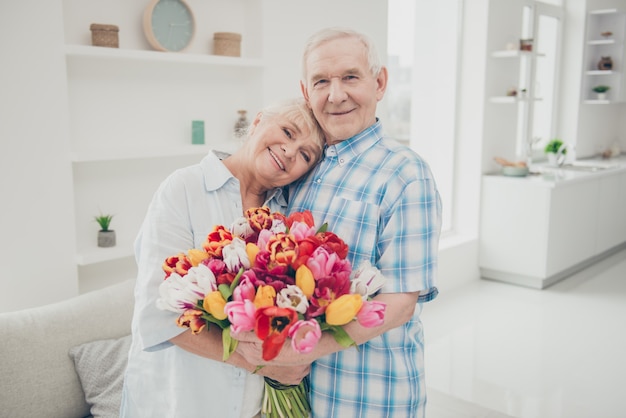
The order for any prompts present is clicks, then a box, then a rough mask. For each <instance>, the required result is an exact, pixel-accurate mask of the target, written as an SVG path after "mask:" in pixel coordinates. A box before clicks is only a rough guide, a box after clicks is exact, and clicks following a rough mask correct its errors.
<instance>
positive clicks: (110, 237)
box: [98, 230, 115, 248]
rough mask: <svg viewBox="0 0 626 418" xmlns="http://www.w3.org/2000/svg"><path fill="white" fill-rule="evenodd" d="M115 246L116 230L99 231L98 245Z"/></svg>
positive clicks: (104, 246)
mask: <svg viewBox="0 0 626 418" xmlns="http://www.w3.org/2000/svg"><path fill="white" fill-rule="evenodd" d="M114 246H115V231H113V230H108V231H98V247H103V248H106V247H114Z"/></svg>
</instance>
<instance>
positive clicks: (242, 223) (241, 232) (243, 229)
mask: <svg viewBox="0 0 626 418" xmlns="http://www.w3.org/2000/svg"><path fill="white" fill-rule="evenodd" d="M230 230H231V231H232V233H233V236H237V237H240V238H243V239H244V240H245V239H246V238H248V237H249V236H251V235H253V234H254V230H253V229H252V227H251V226H250V224H249V223H248V219H247V218H244V217H243V216H242V217H240V218H237V219H235V221H234V222H233V223H232V225H231V227H230Z"/></svg>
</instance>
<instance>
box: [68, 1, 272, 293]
mask: <svg viewBox="0 0 626 418" xmlns="http://www.w3.org/2000/svg"><path fill="white" fill-rule="evenodd" d="M236 3H237V4H238V5H239V6H240V7H242V8H248V9H250V12H251V13H252V12H254V11H256V12H258V10H259V6H258V5H256V4H254V3H250V2H247V1H238V2H236ZM212 4H213V5H214V6H215V3H212ZM120 5H121V6H122V7H126V6H124V5H127V7H128V9H127V10H128V12H129V13H133V14H137V12H138V10H137V9H138V5H136V4H132V5H131V4H129V3H128V4H127V3H125V2H122V3H119V4H118V6H120ZM65 6H66V7H72V8H77V9H78V8H83V7H85V6H83V5H82V3H79V2H72V1H66V3H65ZM196 6H197V8H198V9H199V8H200V7H206V5H200V4H198V5H196ZM142 7H143V6H142ZM229 7H233V6H232V4H231V5H230V6H229ZM213 10H214V11H215V12H214V13H213V15H215V14H216V13H219V9H218V8H214V9H213ZM238 10H239V9H238ZM65 12H66V13H65V15H66V20H67V19H69V18H71V17H74V16H75V15H76V16H78V14H76V13H71V11H68V10H66V11H65ZM80 12H81V13H85V11H83V10H80ZM256 12H255V13H256ZM256 14H258V13H256ZM204 16H206V15H204ZM202 18H203V15H200V13H198V16H196V19H197V20H199V19H200V20H201V19H202ZM234 20H235V21H237V19H234ZM137 22H139V23H137V24H135V23H134V21H132V20H131V22H128V23H126V27H124V28H121V29H120V32H122V29H126V32H125V33H128V31H129V28H128V26H131V25H133V29H134V35H133V36H134V38H132V39H131V40H130V41H129V42H126V44H130V45H131V48H128V49H125V48H124V45H125V43H124V42H120V48H119V49H118V48H105V47H93V46H90V45H87V44H68V45H66V47H65V51H66V65H67V85H68V87H67V89H68V91H67V94H68V102H69V124H70V147H71V155H70V159H71V162H72V172H73V190H74V207H75V222H76V243H77V248H76V251H77V257H76V262H77V265H78V267H79V269H78V270H79V279H80V281H81V286H83V284H84V282H89V281H94V280H96V278H95V277H96V276H103V275H109V276H113V275H124V276H126V277H134V275H135V271H134V268H135V267H134V263H133V262H132V256H133V249H132V242H133V240H134V238H135V236H136V234H137V232H138V231H139V227H140V225H141V222H142V220H143V217H144V215H145V211H146V209H147V207H148V204H149V202H150V199H151V197H152V195H153V193H154V192H155V190H156V188H157V187H158V185H159V183H160V182H161V181H162V180H163V179H164V178H165V177H166V176H167V175H169V174H170V173H172V172H173V171H174V170H175V169H177V168H180V167H184V166H187V165H190V164H194V163H197V162H199V161H200V160H201V159H202V157H203V156H204V155H205V154H206V153H207V152H208V150H209V149H211V148H216V149H220V150H223V151H230V152H232V151H234V150H235V149H236V148H237V147H238V146H239V144H240V142H239V140H236V139H234V138H233V135H232V131H233V127H234V124H235V122H236V121H237V118H238V117H239V114H238V112H237V111H238V110H239V109H246V110H248V111H249V114H254V113H255V112H256V111H258V110H259V109H260V107H261V104H262V103H263V102H264V101H263V88H262V85H263V79H262V77H263V68H264V64H263V61H262V59H261V58H260V57H258V49H256V50H254V51H253V57H250V56H247V55H243V56H242V57H225V56H216V55H210V54H209V48H206V52H202V53H201V52H198V51H193V50H192V52H191V53H189V52H186V53H166V52H157V51H152V50H148V49H139V48H141V47H142V46H143V45H144V44H146V42H145V40H144V39H143V35H142V31H141V30H140V20H137ZM237 22H238V23H237V24H241V23H240V22H239V21H237ZM198 23H199V24H202V26H203V27H206V26H207V25H206V22H202V21H200V22H198ZM203 23H204V24H203ZM66 24H67V25H69V26H76V23H75V22H68V23H66ZM81 26H82V27H85V28H88V25H87V24H85V23H84V22H83V23H82V24H81ZM223 27H224V26H222V28H223ZM246 31H247V32H246ZM244 32H246V38H247V39H254V41H253V42H254V43H256V42H260V41H259V37H260V35H261V30H260V27H259V26H258V25H256V24H253V25H251V26H250V27H247V28H245V29H244ZM206 36H207V37H208V36H209V34H206ZM206 42H207V43H208V42H209V40H208V39H207V41H206ZM194 120H201V121H204V126H205V145H192V141H191V126H192V121H194ZM100 213H107V214H113V215H114V218H113V221H112V223H111V229H114V230H115V231H116V234H117V245H116V246H115V247H113V248H98V247H97V230H98V225H97V224H96V222H95V221H94V216H96V215H98V214H100ZM103 272H106V273H103ZM84 287H85V286H83V288H84ZM86 287H93V286H92V285H86Z"/></svg>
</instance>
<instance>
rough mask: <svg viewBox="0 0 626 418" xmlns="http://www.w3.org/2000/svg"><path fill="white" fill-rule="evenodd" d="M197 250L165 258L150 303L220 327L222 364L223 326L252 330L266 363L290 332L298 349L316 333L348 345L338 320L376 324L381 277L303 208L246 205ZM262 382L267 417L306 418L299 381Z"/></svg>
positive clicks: (229, 346)
mask: <svg viewBox="0 0 626 418" xmlns="http://www.w3.org/2000/svg"><path fill="white" fill-rule="evenodd" d="M202 247H203V248H202V249H191V250H189V251H188V252H187V253H180V254H176V255H173V256H171V257H168V258H167V259H166V260H165V261H164V263H163V270H164V271H165V280H164V281H163V283H162V284H161V285H160V288H159V292H160V298H159V299H158V300H157V306H158V307H159V308H160V309H166V310H170V311H173V312H177V313H179V314H180V316H179V317H178V319H177V324H178V325H179V326H181V327H187V328H190V329H191V331H192V332H193V333H194V334H197V333H199V332H201V331H202V330H203V329H204V328H205V327H208V326H210V325H209V324H214V325H216V326H218V327H220V329H221V330H222V341H223V344H224V360H226V359H227V358H228V356H230V354H232V353H233V352H234V350H235V349H236V347H237V340H236V339H234V338H232V337H231V330H232V332H233V333H241V332H247V331H254V332H255V333H256V335H257V337H258V338H260V339H261V340H263V345H262V349H263V353H262V354H263V359H264V360H267V361H269V360H271V359H273V358H275V357H276V356H277V355H278V354H279V352H280V350H281V349H282V347H283V344H284V342H285V341H286V340H287V339H288V338H289V339H291V346H292V347H293V349H294V350H296V351H297V352H300V353H309V352H311V351H312V350H313V349H314V347H315V345H316V344H317V342H318V341H319V339H320V338H321V336H322V332H330V333H332V335H333V336H334V338H335V339H336V340H337V341H338V342H339V343H340V344H342V345H343V346H345V347H348V346H350V345H354V341H352V339H351V338H350V337H349V336H348V334H347V333H346V332H345V331H344V330H343V328H342V326H343V325H345V324H347V323H349V322H351V321H353V320H357V321H358V322H359V323H360V324H361V325H362V326H365V327H373V326H378V325H380V324H382V323H383V321H384V313H385V305H384V304H383V303H380V302H376V301H373V300H372V296H373V294H374V293H376V292H377V291H378V290H379V289H380V288H381V287H382V286H383V284H384V278H383V276H382V275H381V274H380V273H379V271H378V270H377V269H376V268H375V267H373V266H371V265H369V264H365V265H363V266H361V267H360V268H359V269H357V270H355V271H353V270H352V266H351V265H350V263H349V262H348V261H347V260H346V259H345V258H346V256H347V254H348V246H347V245H346V244H345V243H344V242H343V240H341V238H339V237H338V236H337V235H335V234H334V233H333V232H330V231H327V225H326V224H324V225H323V226H322V227H320V228H317V227H316V226H315V225H314V220H313V216H312V215H311V213H310V212H309V211H305V212H296V213H293V214H291V215H290V216H288V217H287V216H285V215H283V214H281V213H279V212H271V211H270V210H269V208H267V207H260V208H253V209H249V210H248V211H246V215H245V216H244V217H242V218H240V219H238V220H236V221H235V222H234V223H233V225H230V226H229V227H228V228H227V227H226V226H224V225H217V226H215V227H214V228H213V230H212V231H211V232H210V233H209V234H208V236H207V238H206V240H205V241H204V243H203V245H202ZM265 381H266V385H265V396H264V401H263V409H262V412H263V413H264V414H265V415H266V416H268V417H284V416H308V412H309V411H310V407H309V403H308V396H307V393H308V382H307V379H305V380H304V381H303V382H301V383H300V384H299V385H293V386H286V385H281V384H280V383H278V382H276V381H273V380H272V379H269V378H265Z"/></svg>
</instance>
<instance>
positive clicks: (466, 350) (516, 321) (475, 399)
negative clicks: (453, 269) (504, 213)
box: [422, 250, 626, 418]
mask: <svg viewBox="0 0 626 418" xmlns="http://www.w3.org/2000/svg"><path fill="white" fill-rule="evenodd" d="M441 280H445V278H442V279H441ZM422 320H423V322H424V327H425V334H426V380H427V385H428V387H429V388H430V393H431V396H430V401H429V407H428V413H427V417H428V418H448V417H449V418H462V417H463V418H465V417H468V418H469V417H481V418H496V417H503V416H512V417H519V418H535V417H536V418H613V417H616V418H617V417H621V418H623V417H626V250H622V251H620V252H618V253H616V254H614V255H612V256H611V257H609V258H607V259H605V260H603V261H601V262H599V263H597V264H595V265H593V266H591V267H589V268H587V269H586V270H584V271H582V272H579V273H577V274H575V275H573V276H571V277H569V278H567V279H565V280H564V281H561V282H559V283H556V284H555V285H553V286H551V287H549V288H547V289H544V290H534V289H528V288H523V287H519V286H514V285H509V284H504V283H498V282H494V281H488V280H477V281H475V282H471V283H469V284H467V285H463V286H462V287H458V288H456V289H453V290H451V291H449V292H447V293H442V294H440V295H439V296H438V298H437V299H435V301H433V302H430V303H429V304H427V305H426V306H425V307H424V311H423V312H422Z"/></svg>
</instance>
